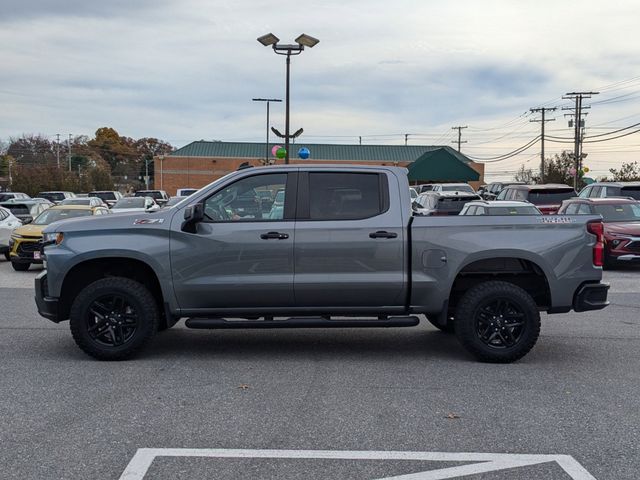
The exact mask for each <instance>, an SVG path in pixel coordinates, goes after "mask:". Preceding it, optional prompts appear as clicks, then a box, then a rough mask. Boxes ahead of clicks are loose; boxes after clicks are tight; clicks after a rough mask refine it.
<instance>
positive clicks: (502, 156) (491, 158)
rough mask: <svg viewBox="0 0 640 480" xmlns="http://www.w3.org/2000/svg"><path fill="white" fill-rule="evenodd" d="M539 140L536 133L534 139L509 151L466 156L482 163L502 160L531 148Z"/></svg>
mask: <svg viewBox="0 0 640 480" xmlns="http://www.w3.org/2000/svg"><path fill="white" fill-rule="evenodd" d="M539 140H540V136H539V135H538V136H537V137H535V138H534V139H532V140H531V141H529V142H527V143H525V144H524V145H522V146H521V147H519V148H517V149H515V150H513V151H511V152H509V153H505V154H503V155H498V156H496V157H485V158H482V157H473V156H470V155H467V157H469V158H471V159H472V160H477V161H479V162H483V163H491V162H501V161H503V160H507V159H508V158H511V157H513V156H515V155H518V154H519V153H522V152H524V151H525V150H528V149H529V148H531V147H532V146H534V145H535V144H536V143H538V141H539Z"/></svg>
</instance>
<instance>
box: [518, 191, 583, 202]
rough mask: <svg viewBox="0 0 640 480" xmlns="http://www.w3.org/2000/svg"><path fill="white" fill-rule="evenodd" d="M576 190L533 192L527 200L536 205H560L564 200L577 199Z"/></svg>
mask: <svg viewBox="0 0 640 480" xmlns="http://www.w3.org/2000/svg"><path fill="white" fill-rule="evenodd" d="M575 196H576V192H575V190H574V189H572V188H570V189H557V190H531V191H530V192H529V197H528V198H527V200H528V201H529V202H531V203H533V204H534V205H559V204H561V203H562V201H563V200H568V199H569V198H572V197H575Z"/></svg>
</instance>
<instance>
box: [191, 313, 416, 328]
mask: <svg viewBox="0 0 640 480" xmlns="http://www.w3.org/2000/svg"><path fill="white" fill-rule="evenodd" d="M418 323H420V319H419V318H418V317H416V316H407V317H388V318H385V319H382V320H379V319H351V318H347V319H344V320H332V319H331V318H329V317H292V318H287V319H283V320H227V319H225V318H188V319H187V321H186V322H185V325H186V326H187V327H189V328H198V329H222V328H226V329H231V328H362V327H364V328H375V327H378V328H379V327H415V326H416V325H418Z"/></svg>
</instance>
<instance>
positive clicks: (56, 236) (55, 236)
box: [43, 232, 64, 245]
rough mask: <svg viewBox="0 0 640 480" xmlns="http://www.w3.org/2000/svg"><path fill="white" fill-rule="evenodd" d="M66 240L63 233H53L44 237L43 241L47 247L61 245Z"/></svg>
mask: <svg viewBox="0 0 640 480" xmlns="http://www.w3.org/2000/svg"><path fill="white" fill-rule="evenodd" d="M63 239H64V234H63V233H62V232H53V233H45V234H44V235H43V241H44V243H46V244H47V245H53V244H56V245H60V244H61V243H62V240H63Z"/></svg>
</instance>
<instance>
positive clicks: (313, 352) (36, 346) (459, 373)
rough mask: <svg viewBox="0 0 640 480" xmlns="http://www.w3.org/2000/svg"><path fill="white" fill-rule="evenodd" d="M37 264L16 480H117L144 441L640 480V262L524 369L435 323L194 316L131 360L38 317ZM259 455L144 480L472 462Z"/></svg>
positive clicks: (12, 296) (6, 384) (12, 293)
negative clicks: (501, 457) (511, 463)
mask: <svg viewBox="0 0 640 480" xmlns="http://www.w3.org/2000/svg"><path fill="white" fill-rule="evenodd" d="M36 270H37V269H36V268H35V267H32V269H31V270H30V271H29V272H13V271H12V270H11V268H10V265H9V264H8V263H7V262H4V261H3V260H0V372H1V374H0V392H1V394H0V445H1V447H0V466H1V467H0V472H1V473H0V477H1V478H3V479H21V480H23V479H118V478H120V476H121V475H122V474H123V472H124V471H125V469H126V467H127V465H128V463H129V462H130V460H131V459H132V458H133V457H134V455H135V454H136V452H137V451H138V449H142V448H156V449H164V448H172V449H175V448H188V449H276V450H330V451H345V450H346V451H353V450H357V451H403V452H404V451H411V452H451V453H459V452H477V453H486V452H491V453H516V454H536V455H537V454H548V455H570V456H572V457H573V458H574V459H575V460H576V461H577V462H579V464H581V465H582V466H583V467H584V469H586V471H588V472H589V473H590V475H591V477H586V476H573V477H572V476H571V475H570V474H569V473H567V472H566V471H565V470H563V469H562V468H560V467H559V466H558V464H555V463H553V462H547V463H541V464H537V465H533V466H524V467H519V468H511V469H506V470H501V471H496V472H491V471H489V472H485V473H477V474H472V475H469V476H465V477H464V478H465V479H467V478H468V479H473V480H477V479H492V480H493V479H527V480H530V479H538V478H540V479H570V478H579V479H583V478H597V479H599V480H604V479H610V480H620V479H637V478H640V408H639V407H640V293H639V292H640V269H639V270H633V269H625V270H616V271H608V272H605V280H606V281H609V282H610V283H611V285H612V288H611V292H610V300H611V306H610V307H608V308H607V309H605V310H603V311H599V312H588V313H583V314H575V313H571V314H566V315H553V316H546V315H545V316H543V328H542V335H541V338H540V340H539V342H538V344H537V346H536V347H535V348H534V349H533V351H532V352H531V353H530V354H529V355H527V356H526V357H525V358H524V359H522V360H521V361H520V362H517V363H515V364H511V365H490V364H481V363H477V362H475V361H474V360H473V359H472V358H470V357H469V355H468V354H466V353H465V352H464V351H463V349H462V348H461V347H460V346H459V344H458V342H457V341H456V339H455V337H452V336H450V335H446V334H443V333H441V332H439V331H436V330H435V329H434V328H433V327H431V326H430V325H428V324H427V323H426V322H423V323H421V324H420V326H418V327H414V328H405V329H362V330H356V329H346V330H330V331H327V330H318V329H315V330H276V331H253V330H248V331H194V330H189V329H186V328H185V327H184V326H183V324H182V322H181V323H180V324H178V325H177V326H176V327H175V328H173V329H171V330H169V331H166V332H163V333H160V334H158V336H157V337H156V338H155V339H154V341H153V343H152V344H151V345H150V348H148V349H147V350H145V351H144V352H143V354H142V355H141V356H140V357H138V358H136V359H135V360H131V361H127V362H115V363H109V362H98V361H95V360H92V359H90V358H89V357H87V356H85V355H84V354H83V353H82V352H81V351H80V350H79V349H78V348H77V347H76V346H75V344H74V343H73V340H72V338H71V335H70V333H69V328H68V323H66V322H65V323H62V324H60V325H56V324H53V323H51V322H49V321H47V320H45V319H43V318H41V317H39V316H38V314H37V312H36V309H35V305H34V302H33V288H32V283H33V278H34V277H35V275H36ZM251 455H252V454H251V453H249V454H247V455H245V456H241V457H237V458H224V457H217V456H215V455H214V456H211V457H193V456H189V455H187V456H177V457H171V456H159V457H157V458H156V459H154V460H153V462H152V463H151V464H150V465H149V468H148V469H146V470H145V471H144V476H143V478H144V479H145V480H147V479H178V478H179V479H186V478H190V479H191V478H193V479H203V478H211V479H213V478H229V479H245V478H305V479H306V478H314V479H315V478H353V479H370V478H388V477H391V476H394V475H404V474H409V473H415V472H423V471H429V470H432V471H433V470H435V469H444V468H454V467H456V466H460V465H465V464H468V463H469V460H466V461H465V460H460V459H458V460H448V461H444V462H443V461H440V462H437V461H427V460H424V461H411V462H406V461H404V462H403V461H399V460H392V459H391V460H389V459H387V460H381V459H375V458H371V459H366V460H361V461H357V460H353V459H317V458H316V459H314V458H296V459H292V458H278V457H277V455H276V456H275V457H270V458H255V457H252V456H251ZM461 458H462V457H461ZM574 475H578V474H577V473H576V474H574ZM131 478H133V477H131ZM413 478H458V477H450V476H449V477H447V476H430V477H427V476H423V477H413Z"/></svg>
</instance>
